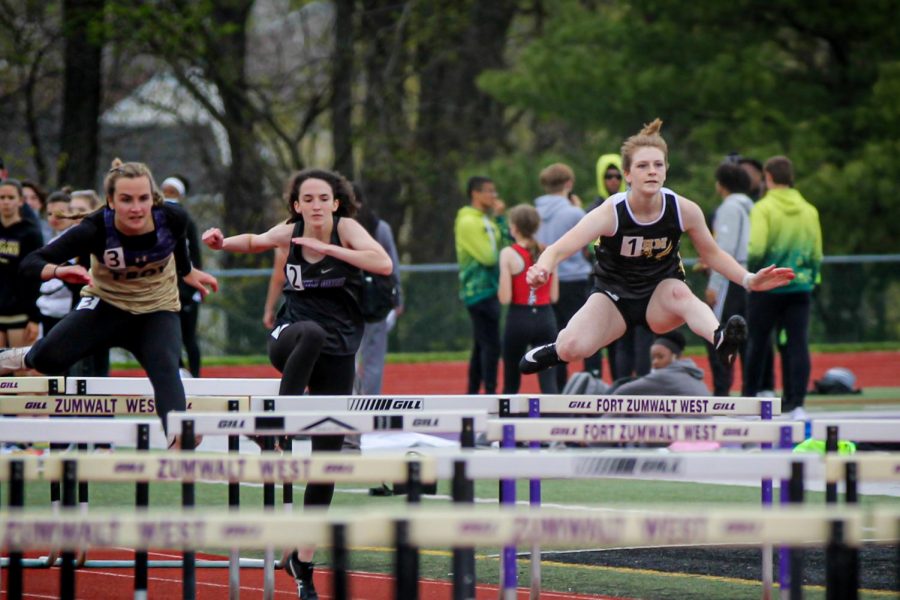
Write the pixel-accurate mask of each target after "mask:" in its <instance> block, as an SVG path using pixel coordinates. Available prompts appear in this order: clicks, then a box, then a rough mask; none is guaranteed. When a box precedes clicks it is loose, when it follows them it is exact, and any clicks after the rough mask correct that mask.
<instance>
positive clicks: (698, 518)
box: [0, 506, 900, 600]
mask: <svg viewBox="0 0 900 600" xmlns="http://www.w3.org/2000/svg"><path fill="white" fill-rule="evenodd" d="M871 524H881V525H882V526H883V527H884V528H885V529H886V534H887V535H886V536H885V537H886V540H887V541H890V542H894V541H896V540H897V539H898V537H900V535H898V533H900V532H898V529H900V511H897V510H867V511H860V510H849V509H844V510H840V511H834V510H831V511H827V510H825V509H824V508H808V507H807V508H791V509H788V508H777V509H763V508H757V509H748V508H746V507H744V508H740V509H723V508H721V507H696V508H693V509H691V510H685V509H683V508H679V507H674V506H668V507H666V506H658V507H653V508H648V509H645V510H640V511H636V510H624V511H610V510H608V509H604V510H578V511H571V510H567V511H559V510H547V509H534V508H532V509H524V508H508V507H502V508H494V509H486V508H478V509H474V508H471V507H456V508H455V509H453V510H449V509H442V510H430V509H424V508H417V507H407V508H405V509H404V510H403V511H367V512H366V513H365V514H361V513H360V512H359V511H353V512H349V513H348V512H344V511H337V510H332V511H329V512H322V511H312V510H310V511H306V512H304V513H303V514H301V515H288V514H276V513H266V512H263V513H259V512H254V513H250V512H245V511H242V512H241V519H240V522H239V523H236V522H235V514H234V513H233V512H212V511H208V510H205V511H203V512H202V513H201V512H197V511H191V510H186V511H182V512H174V511H170V512H167V513H164V514H159V513H154V512H144V513H134V512H129V513H120V512H109V513H104V514H100V513H91V514H89V515H80V514H79V513H73V512H69V511H65V512H61V513H59V514H47V513H27V512H21V511H19V512H5V513H0V538H2V540H3V546H4V548H6V549H7V550H13V551H18V552H21V551H24V550H27V549H49V548H54V547H60V548H63V549H64V550H65V551H66V552H68V553H71V552H75V551H77V550H82V549H86V548H98V547H112V546H116V547H132V548H140V549H148V548H169V549H177V550H183V551H189V550H198V549H203V548H216V547H239V548H252V549H266V548H269V547H272V546H273V545H274V546H278V545H291V544H293V543H294V541H295V540H294V536H295V535H296V534H295V532H296V531H297V530H303V531H304V535H305V537H306V539H307V540H308V541H309V542H310V543H316V544H318V545H331V546H332V547H333V549H334V551H335V553H336V554H338V555H341V554H343V553H344V552H346V549H347V548H348V547H353V546H371V545H390V546H393V547H394V549H395V552H396V554H397V561H396V563H395V564H396V569H395V575H396V578H397V583H396V590H397V596H396V597H397V598H398V599H399V598H402V599H403V600H415V599H416V598H418V592H417V583H416V582H417V579H418V572H417V569H416V568H415V562H414V561H410V560H408V558H409V557H410V555H411V554H415V552H416V551H415V548H417V547H419V546H423V545H424V546H438V547H440V546H448V545H453V544H460V543H463V544H466V545H468V546H472V547H494V546H498V545H501V546H502V545H515V544H530V543H537V544H540V545H542V546H543V547H548V548H578V547H585V546H591V547H598V546H599V547H641V546H655V545H659V544H711V543H715V544H726V545H738V546H741V545H760V544H786V545H790V546H805V547H810V546H819V547H821V546H828V547H830V548H834V549H836V550H845V549H847V548H849V547H852V546H857V545H859V544H860V542H861V539H862V535H861V531H862V527H863V526H864V525H871ZM828 575H829V577H828V579H829V582H837V584H840V583H841V579H842V578H843V577H845V573H843V572H840V571H838V572H836V573H831V572H829V574H828ZM60 576H61V578H62V577H66V578H67V579H65V580H61V587H60V589H61V590H62V592H63V593H62V597H63V598H73V597H74V588H75V586H74V571H72V572H71V573H64V572H61V575H60ZM333 576H334V578H335V585H334V589H335V590H338V591H341V592H340V593H339V594H338V596H337V597H338V598H339V599H341V600H344V599H346V598H348V597H350V596H349V592H348V587H347V572H346V565H344V564H341V565H337V566H336V568H335V569H334V575H333ZM457 584H458V582H456V581H454V585H457ZM13 592H15V590H10V593H9V597H10V598H16V597H19V596H16V595H15V594H14V593H13ZM828 597H829V598H831V597H835V598H836V597H838V596H832V595H829V596H828ZM840 597H842V598H847V597H850V596H840Z"/></svg>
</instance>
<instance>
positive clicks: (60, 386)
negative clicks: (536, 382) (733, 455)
mask: <svg viewBox="0 0 900 600" xmlns="http://www.w3.org/2000/svg"><path fill="white" fill-rule="evenodd" d="M279 382H280V380H278V379H237V378H235V379H185V380H183V381H182V383H183V385H184V390H185V394H186V396H187V397H188V401H189V403H190V402H191V401H192V400H193V401H195V402H196V403H197V404H196V406H194V407H190V406H189V408H188V410H191V409H193V410H207V411H210V410H212V411H215V410H225V407H224V405H225V404H227V402H228V400H229V399H236V400H239V401H240V402H241V408H240V410H241V411H246V410H252V411H258V410H263V409H264V407H265V405H266V403H268V402H274V405H273V407H272V408H273V410H276V411H289V410H297V408H298V406H302V408H303V410H335V409H336V408H337V409H338V410H348V411H358V412H372V411H386V410H441V409H447V408H452V409H455V410H486V411H487V412H489V413H493V414H499V415H502V416H505V415H509V414H529V413H530V412H532V410H533V403H534V402H537V410H538V413H540V414H585V415H607V416H608V415H632V416H649V415H670V416H695V417H700V416H748V417H749V416H763V415H764V414H765V411H764V407H765V406H766V405H768V406H770V407H771V409H772V410H771V415H779V414H781V401H780V400H779V399H777V398H739V397H734V398H719V397H712V396H708V397H704V396H696V397H693V396H690V397H689V396H610V395H577V396H576V395H571V396H570V395H562V394H547V395H541V394H537V395H535V394H513V395H508V394H499V395H497V394H495V395H436V396H431V395H399V396H393V395H380V396H278V388H279ZM11 394H30V395H31V397H28V398H25V397H20V398H21V401H15V400H14V398H15V396H12V395H11ZM0 395H2V397H3V399H4V402H7V401H10V402H9V404H10V409H11V410H10V411H7V414H79V415H88V414H91V415H98V414H153V412H154V408H150V407H148V402H149V401H150V400H152V398H153V388H152V386H151V385H150V381H149V380H148V379H147V378H142V377H68V378H63V377H19V378H15V377H12V378H4V380H3V382H0ZM39 395H44V396H48V395H50V396H53V397H54V398H53V402H49V401H48V399H47V398H42V397H39ZM210 396H211V397H219V400H218V402H220V403H221V404H219V405H218V408H216V405H215V403H214V402H213V401H210V402H211V403H207V404H203V403H202V402H203V401H202V400H201V398H203V397H210ZM66 397H68V401H67V400H66ZM128 398H130V399H131V401H130V402H129V401H126V399H128ZM57 400H59V405H57V404H56V401H57ZM76 400H77V401H76ZM114 401H115V402H114ZM141 401H142V402H141ZM41 402H48V406H43V407H42V406H40V403H41ZM66 402H67V403H66ZM300 402H302V404H298V403H300ZM28 403H35V404H33V405H30V406H26V404H28ZM142 403H143V407H142V406H141V404H142ZM336 405H337V406H336ZM342 406H343V407H345V408H341V407H342ZM764 418H765V417H764Z"/></svg>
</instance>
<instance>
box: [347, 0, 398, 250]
mask: <svg viewBox="0 0 900 600" xmlns="http://www.w3.org/2000/svg"><path fill="white" fill-rule="evenodd" d="M402 17H403V5H402V4H400V5H398V4H397V3H396V2H394V1H393V0H364V2H363V18H362V23H361V27H360V30H361V34H360V37H361V39H362V41H363V45H364V47H365V57H366V58H365V65H364V70H365V81H366V95H365V102H364V106H363V115H364V118H363V123H362V126H361V127H362V135H360V136H359V138H360V140H361V141H362V144H363V156H364V158H365V160H364V162H363V164H362V166H361V176H360V178H361V180H362V183H363V187H364V189H365V191H366V202H367V203H368V204H369V206H370V207H371V208H372V209H373V210H374V211H375V212H376V213H378V216H380V217H381V218H382V219H384V220H386V221H387V222H388V223H390V225H391V228H392V229H393V231H394V234H395V237H396V238H397V241H398V244H401V245H405V244H403V240H401V239H400V238H399V230H400V227H401V224H402V222H403V213H404V210H403V199H402V198H401V196H400V194H401V190H402V187H403V181H404V180H405V179H411V177H409V176H407V174H406V173H407V171H405V170H404V168H405V167H406V165H405V161H404V158H403V149H404V148H405V147H406V146H407V145H408V144H409V133H410V132H409V128H408V127H407V126H406V115H405V114H404V112H403V108H404V107H403V82H404V78H405V76H406V67H407V65H408V59H409V56H408V53H407V52H406V48H405V44H406V38H405V35H404V30H405V29H406V28H405V27H404V25H403V20H402Z"/></svg>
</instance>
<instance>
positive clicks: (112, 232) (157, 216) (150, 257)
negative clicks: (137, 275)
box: [103, 206, 176, 268]
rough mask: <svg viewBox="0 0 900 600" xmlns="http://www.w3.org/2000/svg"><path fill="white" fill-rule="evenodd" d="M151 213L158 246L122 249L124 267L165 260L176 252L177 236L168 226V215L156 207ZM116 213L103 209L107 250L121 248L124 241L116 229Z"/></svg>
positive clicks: (107, 208)
mask: <svg viewBox="0 0 900 600" xmlns="http://www.w3.org/2000/svg"><path fill="white" fill-rule="evenodd" d="M150 213H151V214H152V215H153V224H154V226H155V227H156V245H154V246H153V248H151V249H150V250H128V249H126V248H124V247H122V252H123V253H124V255H125V264H124V265H123V268H124V267H136V266H140V265H139V263H138V259H140V263H142V264H147V263H153V262H158V261H160V260H163V259H164V258H166V257H168V256H169V255H171V254H172V252H174V250H175V243H176V242H175V236H173V235H172V231H171V230H170V229H169V228H168V227H167V226H166V215H165V213H164V212H163V209H162V208H161V207H159V206H154V207H153V208H152V209H151V210H150ZM115 216H116V211H114V210H112V209H111V208H109V207H106V208H104V209H103V224H104V225H105V226H106V248H107V249H109V248H119V247H121V246H122V239H121V237H120V234H119V231H118V230H117V229H116V227H115Z"/></svg>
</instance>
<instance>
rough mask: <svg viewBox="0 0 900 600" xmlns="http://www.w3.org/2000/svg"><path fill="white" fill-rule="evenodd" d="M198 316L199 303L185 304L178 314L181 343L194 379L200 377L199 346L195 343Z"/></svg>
mask: <svg viewBox="0 0 900 600" xmlns="http://www.w3.org/2000/svg"><path fill="white" fill-rule="evenodd" d="M199 314H200V303H199V302H187V303H185V304H183V305H182V307H181V312H180V313H178V317H179V320H180V321H181V341H182V343H183V344H184V349H185V352H187V359H188V370H189V371H190V372H191V375H193V376H194V377H200V344H199V343H198V342H197V318H198V316H199Z"/></svg>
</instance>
